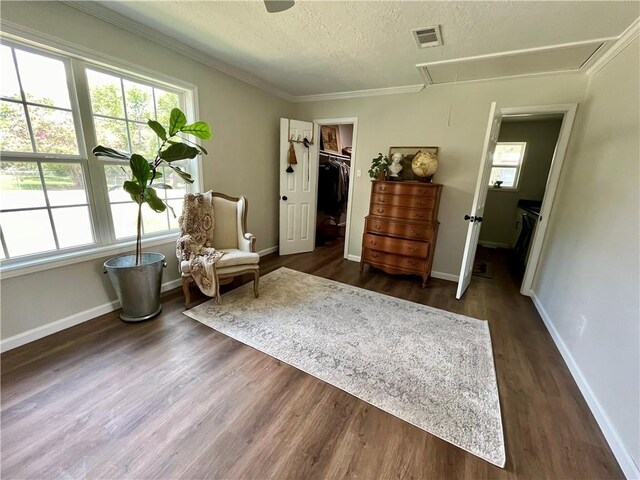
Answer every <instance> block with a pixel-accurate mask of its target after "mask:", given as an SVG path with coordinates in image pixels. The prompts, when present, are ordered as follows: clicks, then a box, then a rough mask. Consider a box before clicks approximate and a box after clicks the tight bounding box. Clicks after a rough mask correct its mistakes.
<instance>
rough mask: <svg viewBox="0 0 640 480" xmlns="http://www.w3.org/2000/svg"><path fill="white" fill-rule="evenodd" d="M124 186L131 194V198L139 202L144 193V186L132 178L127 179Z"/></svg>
mask: <svg viewBox="0 0 640 480" xmlns="http://www.w3.org/2000/svg"><path fill="white" fill-rule="evenodd" d="M122 188H123V189H124V191H125V192H127V193H128V194H129V195H131V199H132V200H133V201H134V202H136V203H138V202H139V201H140V194H141V193H142V187H141V186H140V185H138V184H137V183H136V182H132V181H131V180H127V181H126V182H124V184H123V185H122Z"/></svg>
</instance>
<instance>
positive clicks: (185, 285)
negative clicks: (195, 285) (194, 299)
mask: <svg viewBox="0 0 640 480" xmlns="http://www.w3.org/2000/svg"><path fill="white" fill-rule="evenodd" d="M190 283H191V278H190V277H182V292H183V293H184V308H186V309H187V310H189V309H190V308H191V296H190V294H189V284H190Z"/></svg>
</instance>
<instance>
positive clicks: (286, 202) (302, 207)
mask: <svg viewBox="0 0 640 480" xmlns="http://www.w3.org/2000/svg"><path fill="white" fill-rule="evenodd" d="M313 129H314V125H313V123H311V122H303V121H300V120H293V119H288V118H281V119H280V255H290V254H292V253H303V252H311V251H313V249H314V247H315V233H316V202H317V193H316V191H317V185H318V145H317V144H318V142H317V141H315V142H314V144H313V145H310V146H309V148H307V147H305V146H304V144H302V143H297V142H293V147H294V149H295V152H296V158H297V161H298V164H297V165H293V166H292V168H293V172H292V173H288V172H287V171H286V170H287V167H288V166H289V163H288V161H287V160H288V157H289V145H290V144H291V143H290V142H289V140H291V139H293V140H303V139H304V138H307V139H309V140H311V139H312V138H313Z"/></svg>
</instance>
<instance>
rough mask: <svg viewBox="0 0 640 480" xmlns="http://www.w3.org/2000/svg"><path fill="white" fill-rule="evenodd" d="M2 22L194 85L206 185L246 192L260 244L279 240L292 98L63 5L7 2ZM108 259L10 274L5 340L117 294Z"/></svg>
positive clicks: (173, 270)
mask: <svg viewBox="0 0 640 480" xmlns="http://www.w3.org/2000/svg"><path fill="white" fill-rule="evenodd" d="M2 20H3V21H9V22H11V23H12V24H17V25H19V26H21V27H25V28H27V29H30V30H33V31H35V32H37V33H41V34H45V35H49V36H51V37H54V38H55V39H59V40H62V41H64V42H70V43H72V44H75V45H78V46H81V47H84V48H88V49H90V50H92V51H95V52H98V53H100V54H102V55H107V56H110V57H113V58H116V59H121V60H124V61H126V62H130V63H132V64H135V65H139V66H141V67H143V68H146V69H151V70H153V71H155V72H159V73H161V74H164V75H169V76H171V77H173V78H177V79H181V80H184V81H187V82H189V83H191V84H195V85H196V86H197V87H198V94H199V110H200V119H201V120H205V121H207V122H209V123H210V124H211V127H212V130H213V139H212V140H211V141H210V142H207V143H205V146H206V148H207V149H208V150H209V155H208V156H207V157H205V158H204V159H203V168H204V188H205V189H206V190H208V189H214V190H217V191H222V192H225V193H227V194H230V195H240V194H245V195H246V196H247V197H248V200H249V222H248V223H249V225H248V228H249V231H251V232H252V233H254V234H255V235H256V237H257V249H258V250H261V249H265V248H268V247H271V246H273V245H276V244H277V239H278V223H277V218H278V216H277V215H278V151H279V143H278V142H279V140H278V139H279V132H278V130H279V119H280V117H286V116H287V115H288V113H289V110H290V108H291V107H290V104H289V103H288V102H285V101H284V100H281V99H279V98H276V97H274V96H272V95H270V94H267V93H265V92H263V91H261V90H259V89H257V88H255V87H252V86H250V85H248V84H246V83H243V82H241V81H239V80H236V79H234V78H232V77H229V76H227V75H225V74H222V73H220V72H218V71H216V70H214V69H212V68H210V67H208V66H205V65H203V64H200V63H198V62H195V61H192V60H190V59H188V58H183V57H181V56H180V55H178V54H177V53H175V52H173V51H169V50H167V49H166V48H164V47H161V46H160V45H157V44H155V43H153V42H150V41H148V40H146V39H143V38H142V37H139V36H137V35H134V34H131V33H129V32H126V31H124V30H121V29H119V28H116V27H114V26H113V25H111V24H109V23H106V22H104V21H102V20H99V19H97V18H95V17H93V16H90V15H87V14H84V13H82V12H79V11H78V10H76V9H74V8H71V7H69V6H67V5H64V4H61V3H57V2H3V3H2ZM248 179H251V180H250V181H248ZM153 250H156V251H161V252H162V253H165V255H166V256H167V259H168V261H169V267H168V268H167V269H166V270H165V275H164V281H165V282H166V281H170V280H173V279H177V278H178V271H177V265H176V261H175V253H174V249H173V245H172V244H171V243H170V244H168V245H165V246H162V247H160V248H158V247H154V248H153ZM102 261H103V260H100V259H96V260H91V261H87V262H83V263H77V264H74V265H70V266H66V267H63V268H56V269H53V270H48V271H43V272H37V273H32V274H28V275H24V276H20V277H14V278H6V279H3V280H2V282H1V288H2V307H1V315H2V325H1V331H0V335H1V338H2V339H6V338H8V337H11V336H13V335H16V334H19V333H22V332H25V331H27V330H29V329H32V328H36V327H39V326H42V325H46V324H48V323H50V322H53V321H56V320H59V319H62V318H65V317H67V316H69V315H74V314H76V313H78V312H80V311H83V310H88V309H92V308H95V307H97V306H99V305H103V304H105V303H108V302H111V301H112V300H114V299H115V293H114V292H113V290H112V288H111V287H110V285H109V284H108V282H107V281H106V279H105V278H103V275H102V273H101V264H102ZM61 299H64V301H61Z"/></svg>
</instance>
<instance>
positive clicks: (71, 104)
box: [0, 39, 195, 263]
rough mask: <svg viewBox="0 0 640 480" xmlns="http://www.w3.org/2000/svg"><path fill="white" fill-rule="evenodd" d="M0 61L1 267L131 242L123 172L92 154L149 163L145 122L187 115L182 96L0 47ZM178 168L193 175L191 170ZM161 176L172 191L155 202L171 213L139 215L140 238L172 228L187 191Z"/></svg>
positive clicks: (151, 139) (150, 140)
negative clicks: (175, 112)
mask: <svg viewBox="0 0 640 480" xmlns="http://www.w3.org/2000/svg"><path fill="white" fill-rule="evenodd" d="M0 52H1V58H0V60H1V65H0V67H1V68H0V247H1V248H0V259H2V260H3V263H4V262H6V261H13V259H18V261H19V260H20V259H21V258H30V257H27V256H33V257H34V258H40V257H43V258H44V257H46V258H48V257H49V256H55V254H56V252H57V251H65V253H66V252H67V251H69V252H74V251H75V250H85V249H87V248H93V247H100V246H106V245H109V244H113V243H114V242H117V241H120V240H124V239H128V238H131V237H134V236H135V234H136V229H135V223H136V213H137V206H136V204H135V203H134V202H132V200H131V197H130V196H129V195H128V194H127V193H126V192H124V191H123V190H122V188H121V185H122V183H123V182H124V180H128V179H129V178H130V175H131V174H130V172H129V169H128V165H127V162H118V161H116V160H112V159H109V160H106V161H105V160H102V159H100V160H99V159H97V158H96V157H94V156H93V155H91V154H90V150H91V148H92V147H93V146H94V145H92V144H101V145H104V146H109V147H112V148H115V149H117V150H121V151H123V152H129V153H131V152H136V153H140V154H142V155H144V156H145V157H146V158H147V159H149V160H152V159H153V158H155V155H156V153H157V150H158V148H159V144H158V141H157V137H156V135H155V134H154V133H153V132H152V131H151V129H150V128H149V127H148V126H147V124H146V123H147V120H148V119H155V120H158V121H159V122H160V123H162V124H165V125H166V123H167V121H168V118H169V113H170V112H171V109H172V108H174V107H178V108H180V109H182V110H187V111H188V110H189V105H187V103H188V102H187V100H188V97H189V95H188V94H189V92H188V91H187V90H185V89H182V88H178V87H174V86H171V85H167V84H164V83H162V82H154V81H148V80H147V79H141V78H139V77H137V76H135V75H129V74H127V75H124V74H121V73H119V72H118V73H115V72H114V71H112V70H110V69H108V68H105V67H103V66H100V67H97V66H94V65H93V64H89V63H87V62H84V61H80V60H72V59H71V58H70V57H66V56H64V55H58V54H53V53H50V52H48V51H44V50H40V49H34V48H31V47H26V46H23V45H21V44H18V43H13V42H7V41H4V39H3V40H2V45H0ZM83 92H86V93H83ZM83 94H84V95H85V96H86V97H87V98H82V96H81V95H83ZM176 163H180V166H181V168H182V169H183V170H186V171H188V172H190V173H192V175H193V174H195V172H194V170H193V169H192V168H191V161H188V160H185V161H182V162H176ZM167 170H168V171H167ZM162 174H163V175H164V178H163V182H164V183H168V184H170V185H171V186H172V187H173V189H168V190H158V193H159V194H162V195H164V199H165V200H166V203H167V204H168V205H169V206H170V207H172V208H173V212H172V211H171V210H170V209H168V210H167V211H166V212H163V213H156V212H152V211H151V210H150V209H149V208H148V207H146V206H145V209H144V217H143V219H144V224H143V229H144V233H145V234H147V235H153V234H156V235H157V234H161V233H163V232H167V231H171V230H174V229H176V228H177V216H179V215H180V209H181V207H182V198H183V196H184V193H185V192H186V191H187V188H188V186H187V185H185V183H184V182H183V181H182V180H181V179H180V178H179V177H178V176H177V175H175V174H174V173H173V171H172V170H171V169H165V170H162ZM97 199H98V200H99V201H96V200H97ZM174 213H175V217H174ZM98 226H102V227H103V228H98Z"/></svg>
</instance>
